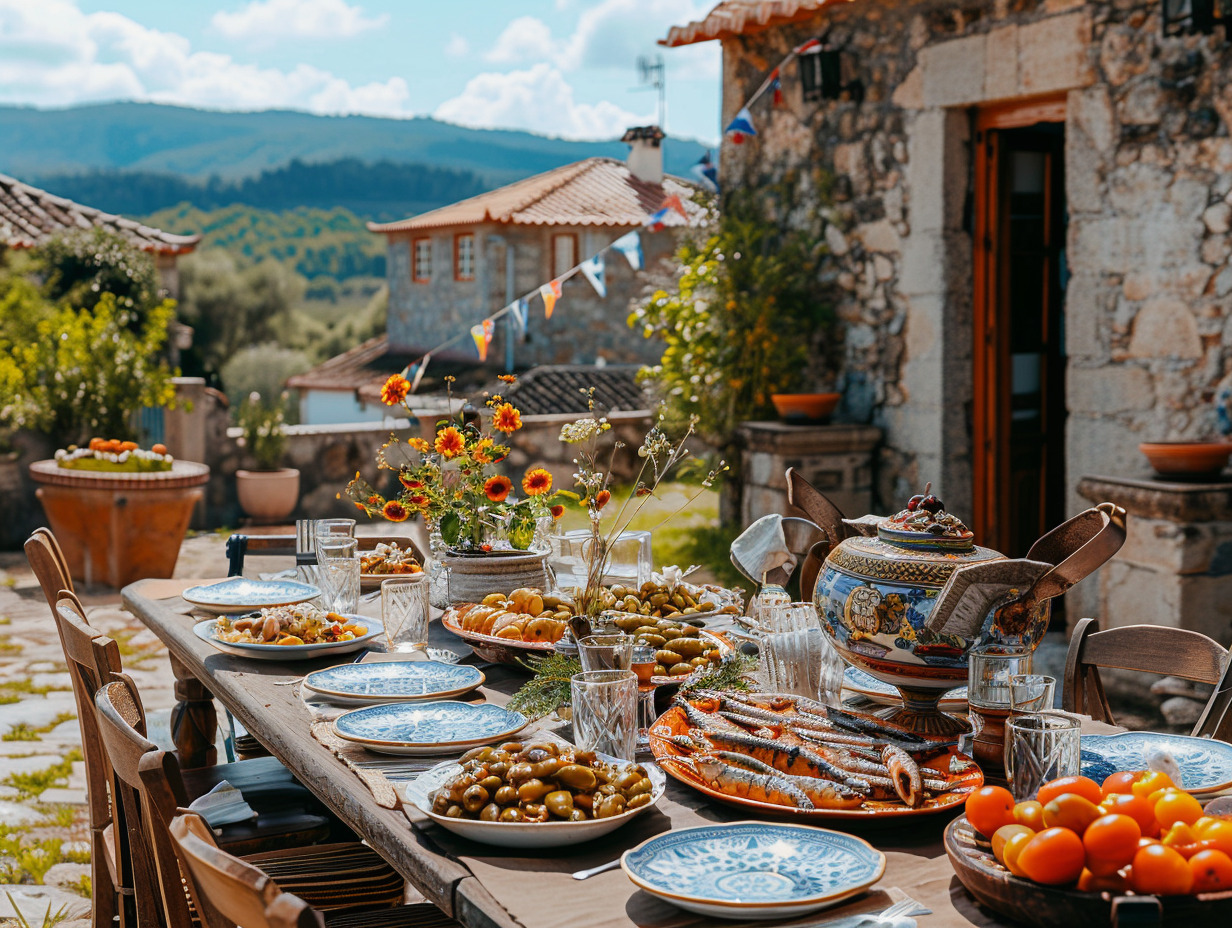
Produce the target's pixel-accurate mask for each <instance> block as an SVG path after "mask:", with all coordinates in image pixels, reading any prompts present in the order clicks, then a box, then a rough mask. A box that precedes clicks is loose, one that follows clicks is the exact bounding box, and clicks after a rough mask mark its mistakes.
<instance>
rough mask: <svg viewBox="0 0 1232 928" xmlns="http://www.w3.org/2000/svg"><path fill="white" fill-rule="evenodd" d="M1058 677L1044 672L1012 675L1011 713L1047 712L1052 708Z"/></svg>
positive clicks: (1012, 714)
mask: <svg viewBox="0 0 1232 928" xmlns="http://www.w3.org/2000/svg"><path fill="white" fill-rule="evenodd" d="M1056 689H1057V678H1056V677H1050V676H1048V675H1047V674H1043V673H1015V674H1011V675H1010V715H1011V716H1014V715H1029V714H1031V713H1036V712H1047V711H1048V710H1049V709H1051V708H1052V700H1053V695H1054V694H1055V693H1056Z"/></svg>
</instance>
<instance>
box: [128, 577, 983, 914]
mask: <svg viewBox="0 0 1232 928" xmlns="http://www.w3.org/2000/svg"><path fill="white" fill-rule="evenodd" d="M170 584H171V582H170V581H165V580H148V581H141V582H138V583H135V584H132V585H131V586H128V587H126V588H125V589H124V591H123V600H124V604H125V606H126V607H127V608H128V609H129V610H130V611H132V612H133V613H134V614H135V615H137V616H138V617H139V618H140V619H141V620H142V621H143V622H144V623H145V624H146V626H147V627H148V628H150V630H151V631H153V632H154V633H155V634H156V635H157V636H158V637H159V638H160V639H161V640H162V641H163V643H164V644H166V646H167V648H168V650H169V651H170V654H171V660H172V665H173V668H174V669H175V671H176V675H177V679H178V681H179V682H178V683H177V688H176V692H177V697H179V698H180V699H181V706H179V707H177V709H178V711H177V715H176V716H175V718H178V719H179V720H180V721H181V723H182V724H181V725H180V726H179V729H178V731H177V730H176V729H175V728H173V733H174V735H175V737H176V741H177V745H180V744H183V747H184V749H185V751H186V760H188V761H190V762H191V761H194V760H195V761H196V762H197V763H204V762H206V759H207V758H206V755H207V750H206V744H210V745H212V735H213V730H212V728H213V725H214V716H213V707H212V702H211V700H212V699H213V698H216V699H218V700H219V701H220V702H222V703H223V704H224V705H225V706H226V707H227V708H228V709H229V710H230V711H231V713H232V714H233V715H234V716H235V718H236V719H238V720H239V721H240V722H241V723H242V724H243V725H244V727H245V728H246V729H247V730H248V731H249V732H250V733H251V734H252V735H253V736H255V737H256V738H257V740H258V741H260V742H261V744H263V745H264V746H265V747H266V748H267V749H268V750H269V751H270V752H271V753H272V754H273V755H274V756H276V757H277V758H278V759H279V760H281V761H282V762H283V764H285V765H286V766H287V767H288V768H289V769H290V770H291V771H292V772H294V774H295V775H296V777H297V778H299V780H300V781H301V782H303V783H304V785H306V786H307V787H308V788H309V789H311V790H312V791H313V792H314V793H315V794H316V795H317V796H319V797H320V799H321V800H322V801H323V802H324V803H325V804H326V805H327V806H329V807H330V808H331V809H332V810H333V811H334V813H335V814H336V815H338V817H339V818H340V819H342V820H343V821H345V822H347V823H348V824H349V825H350V826H351V827H352V828H354V829H355V831H356V832H357V833H358V834H359V835H360V836H362V837H363V839H364V840H365V841H367V842H368V843H369V844H370V845H371V846H372V847H373V848H375V849H376V851H377V852H378V853H379V854H380V855H381V856H382V857H384V858H385V859H386V860H387V861H389V863H390V864H391V865H392V866H393V867H394V868H395V869H397V870H398V872H399V873H401V874H402V875H403V876H404V877H406V879H407V880H408V881H409V882H410V883H411V884H412V885H413V886H414V887H415V888H416V889H418V890H419V891H420V892H421V893H423V895H424V896H425V897H427V898H428V899H429V900H431V901H432V902H433V903H435V904H436V905H437V906H439V907H440V908H441V909H442V910H443V911H444V912H446V913H448V914H449V915H451V916H452V917H454V918H456V919H457V920H458V921H460V922H462V923H463V924H465V925H467V926H470V928H498V926H499V928H556V926H558V925H561V926H565V925H572V924H576V925H592V924H600V923H601V924H604V925H607V924H623V925H637V926H640V928H676V926H686V925H687V926H695V925H701V924H710V923H711V921H710V920H705V919H701V920H699V919H698V917H697V916H691V915H687V914H684V913H681V912H680V910H677V909H675V908H673V907H671V906H669V905H667V904H666V903H661V902H658V901H657V900H650V897H646V894H644V893H640V892H634V891H632V887H631V886H630V884H629V883H628V881H627V880H626V879H625V878H624V877H623V875H622V874H620V873H619V871H617V872H616V873H608V874H603V875H602V876H599V877H594V878H592V879H591V880H588V881H586V882H584V883H578V882H576V881H572V880H568V879H566V878H565V876H566V875H567V874H568V873H570V872H572V871H573V870H576V869H580V868H583V867H588V866H591V865H593V864H596V863H601V862H603V861H606V860H610V859H612V858H614V857H616V856H618V854H619V853H620V852H621V851H623V850H625V849H627V848H628V847H632V846H633V845H634V844H636V843H637V842H638V841H640V840H643V839H644V838H645V837H648V836H649V835H648V834H639V833H638V831H639V826H638V825H635V824H630V825H628V826H625V828H624V829H621V831H620V832H616V833H614V834H613V835H612V836H611V837H610V838H607V839H602V840H600V841H595V842H591V845H581V846H579V847H578V848H576V849H575V848H565V849H563V852H561V853H555V852H545V853H543V854H541V855H536V854H535V852H526V851H505V850H503V849H500V848H487V847H481V846H478V845H474V844H470V843H469V842H465V841H463V840H462V839H459V838H456V837H455V836H453V835H450V834H448V833H446V832H444V831H442V830H439V829H437V828H436V826H432V827H431V828H430V829H421V828H418V827H415V828H412V827H411V825H410V823H409V822H408V819H407V817H406V816H405V815H404V814H403V813H402V812H400V811H394V810H390V809H385V808H382V807H380V806H379V805H377V803H376V802H375V800H374V799H373V797H372V794H371V793H370V792H369V791H368V789H367V788H366V787H365V786H364V785H363V784H362V782H361V781H360V780H359V779H358V778H357V777H356V776H355V774H354V773H353V772H351V770H350V769H349V768H347V767H346V766H345V765H344V764H343V762H342V761H340V760H339V759H338V758H337V757H335V756H334V755H333V754H332V753H331V752H330V751H329V750H327V749H326V748H325V747H324V746H323V745H321V744H320V743H319V742H317V741H316V740H315V739H314V738H313V737H312V734H311V730H310V729H311V724H312V721H313V719H312V717H311V715H310V713H309V711H308V710H307V708H306V707H305V706H304V703H303V702H302V700H301V698H300V695H299V687H298V686H279V685H277V684H279V683H281V682H285V681H287V680H289V679H295V678H297V677H300V676H302V675H303V674H304V673H306V672H308V671H311V670H316V669H319V668H321V667H326V666H330V665H332V664H336V663H338V659H337V658H334V659H332V660H329V659H326V660H321V661H296V662H288V663H285V664H284V663H270V662H263V661H256V660H249V659H244V658H237V657H232V656H229V655H226V654H223V653H221V652H219V651H217V650H215V649H214V648H213V647H211V646H210V645H209V644H207V643H205V642H204V641H202V640H201V639H199V638H197V637H196V635H194V634H193V631H192V629H193V625H194V624H195V623H196V622H197V621H199V619H197V618H194V617H193V616H190V615H187V614H185V604H184V603H183V601H182V600H180V599H179V597H178V595H175V594H174V593H173V587H172V586H171V585H170ZM187 585H188V584H184V586H187ZM159 597H166V598H159ZM367 608H368V611H371V604H369V605H368V607H367ZM430 638H431V643H432V644H433V645H434V646H441V647H447V648H450V649H452V650H454V651H458V652H460V653H467V652H469V648H468V647H467V646H466V644H465V643H464V642H462V641H461V640H460V639H458V638H456V637H455V636H454V635H452V634H451V633H450V632H448V631H446V630H445V629H443V628H442V627H441V624H440V623H439V622H433V623H432V626H431V635H430ZM483 671H484V673H485V674H486V675H487V683H486V684H485V687H486V688H487V689H488V691H489V693H490V694H492V693H496V694H511V693H512V692H513V691H514V690H515V689H517V687H518V686H519V685H521V683H522V682H524V681H525V679H526V675H525V674H524V673H521V672H519V671H516V670H514V669H513V668H508V667H502V666H498V665H484V666H483ZM194 754H195V755H196V756H195V758H194V757H193V756H192V755H194ZM659 812H662V813H664V815H665V816H666V820H664V818H663V817H662V816H660V817H659V818H658V819H657V820H656V821H657V824H655V825H653V826H647V825H642V826H641V830H643V831H644V830H645V829H646V828H647V827H653V828H655V829H656V830H666V828H668V827H681V826H684V827H687V826H689V825H695V824H700V823H702V822H703V821H707V820H708V821H734V820H739V819H743V818H748V817H749V816H748V814H747V812H745V813H743V814H742V813H741V811H740V810H738V809H732V808H729V807H726V806H718V805H716V804H713V803H711V802H709V801H708V800H707V799H706V798H705V797H703V796H701V795H700V794H699V793H697V792H696V791H694V790H691V789H689V788H688V787H685V786H683V785H682V784H679V783H677V782H676V781H675V780H672V779H671V778H669V779H668V788H667V794H666V795H665V796H664V799H663V800H661V802H660V805H659ZM656 814H657V813H656ZM951 817H952V816H949V815H946V814H940V815H932V816H924V817H920V818H917V819H913V820H912V821H910V822H903V821H902V820H896V821H895V822H894V823H893V824H888V825H887V824H884V823H883V824H877V823H872V824H869V825H861V826H858V827H851V828H848V827H846V826H845V825H844V830H848V831H852V832H854V833H856V834H858V835H860V836H861V837H864V838H865V839H866V840H868V841H869V842H870V843H872V844H874V845H875V846H877V847H878V848H879V849H881V850H882V851H884V852H886V853H887V857H888V859H889V864H888V866H887V871H886V876H885V877H884V878H883V880H882V881H881V884H880V885H881V886H884V887H890V886H900V887H901V888H902V889H903V890H905V891H906V892H908V893H910V894H911V895H912V896H913V897H914V898H916V899H917V900H919V901H921V902H922V903H924V904H925V905H927V906H929V907H930V908H932V909H933V912H934V914H933V915H930V916H924V917H922V918H921V919H920V925H921V926H922V928H930V926H946V928H949V926H958V928H961V926H968V925H979V926H998V925H1001V924H1002V923H1001V922H999V921H997V920H995V919H994V918H993V917H991V916H989V915H988V914H986V913H985V912H983V911H982V910H980V909H978V908H977V907H976V905H975V903H974V902H973V901H971V899H970V897H969V896H967V894H966V891H965V890H963V889H962V888H961V886H960V884H958V882H957V878H956V877H955V876H954V873H953V869H952V868H951V866H950V863H949V861H948V859H947V858H946V856H945V852H944V850H943V848H942V845H941V833H942V829H943V828H944V826H945V825H946V824H947V823H948V822H949V821H950V818H951ZM648 818H649V816H642V817H640V818H639V819H638V820H637V821H639V822H641V821H642V820H644V819H648ZM622 832H630V833H633V837H630V836H628V835H626V837H625V838H624V839H623V840H622V839H621V834H622ZM446 846H448V848H449V849H450V851H452V853H449V852H447V851H446ZM519 855H521V858H520V859H519V860H517V862H516V865H512V864H513V861H512V860H510V861H509V862H510V864H511V866H509V867H506V868H505V870H504V871H502V870H501V865H502V860H503V859H509V858H519ZM460 857H465V858H466V859H468V860H470V861H471V866H470V867H468V866H467V865H466V864H464V863H463V862H462V861H461V860H460V859H459V858H460ZM526 858H532V859H531V860H529V861H528V860H527V859H526ZM540 858H541V859H540ZM540 863H542V870H543V874H541V875H542V876H543V877H544V878H545V879H547V878H548V877H549V876H550V877H551V879H552V880H554V882H552V883H551V884H550V889H549V890H548V893H549V894H550V896H551V899H548V900H545V905H548V906H550V905H551V904H552V902H553V901H555V902H556V903H558V904H559V905H560V906H565V907H566V908H567V909H568V912H569V913H570V917H569V918H568V919H555V918H554V917H549V916H551V915H552V913H551V912H550V911H546V912H545V915H544V918H543V919H540V918H538V917H537V915H536V913H535V912H533V911H532V912H531V913H530V914H529V915H528V914H527V912H526V911H522V912H521V913H520V914H521V916H522V917H521V918H518V917H515V916H514V915H513V914H511V912H510V911H509V904H510V898H509V895H508V894H509V892H510V887H509V881H510V878H511V877H512V876H514V875H516V876H522V875H523V872H524V871H526V870H528V869H532V868H535V867H537V866H538V865H539V864H540ZM472 868H474V869H477V870H479V871H480V873H481V874H487V876H488V877H489V879H490V880H496V879H500V880H502V885H501V886H500V887H496V886H495V885H493V884H491V883H490V884H489V885H493V891H498V890H499V891H503V892H504V893H505V896H504V898H505V903H506V904H504V905H502V903H501V902H498V901H497V898H496V897H494V896H493V894H492V892H490V891H489V889H488V888H485V884H484V883H483V882H482V881H481V879H480V878H479V877H478V876H476V875H475V873H474V872H473V870H472ZM524 882H525V880H524ZM534 882H535V881H534V880H533V879H532V880H530V885H528V887H527V890H526V891H527V893H535V892H543V891H544V890H543V889H541V888H540V889H537V888H536V887H535V886H534V885H533V884H534ZM613 895H616V896H617V897H618V899H617V900H615V901H618V902H620V904H621V905H623V909H621V910H619V911H618V912H616V914H615V915H613V907H612V902H613V901H614V900H613V899H612V898H611V897H612V896H613ZM874 895H875V896H876V895H880V896H881V900H877V899H874V900H873V901H874V902H877V901H881V902H882V903H883V905H884V904H888V897H886V896H885V894H884V893H881V894H874ZM629 896H633V897H635V898H634V899H628V898H627V897H629ZM636 897H645V899H642V900H639V899H637V898H636ZM605 906H606V909H605V908H604V907H605ZM512 907H513V908H515V909H518V908H519V906H517V905H513V906H512ZM523 908H524V907H523ZM588 910H590V911H588ZM601 917H602V919H603V920H602V921H601ZM827 918H828V916H827V913H825V912H822V913H817V914H815V915H814V916H812V917H806V918H805V919H804V921H803V922H802V924H803V925H816V924H818V923H822V922H825V921H826V920H827ZM613 919H614V920H613ZM732 924H733V925H735V923H732ZM741 928H743V926H741Z"/></svg>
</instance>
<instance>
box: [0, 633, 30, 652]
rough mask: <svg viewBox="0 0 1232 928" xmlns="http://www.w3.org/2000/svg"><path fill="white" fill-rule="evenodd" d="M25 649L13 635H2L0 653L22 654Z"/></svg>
mask: <svg viewBox="0 0 1232 928" xmlns="http://www.w3.org/2000/svg"><path fill="white" fill-rule="evenodd" d="M24 650H25V648H23V647H22V646H21V645H20V644H18V643H17V642H16V641H14V640H13V639H12V636H10V635H0V655H9V656H12V655H14V654H20V653H21V652H22V651H24Z"/></svg>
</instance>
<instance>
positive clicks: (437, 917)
mask: <svg viewBox="0 0 1232 928" xmlns="http://www.w3.org/2000/svg"><path fill="white" fill-rule="evenodd" d="M170 833H171V840H172V844H173V846H174V848H175V853H176V855H177V856H178V858H179V862H180V867H181V869H182V871H183V872H184V874H185V875H186V876H187V881H186V882H187V883H188V891H189V895H190V896H191V898H192V900H193V903H194V905H195V907H196V910H197V911H198V912H199V913H201V915H202V918H203V920H204V922H205V924H206V925H207V926H208V928H236V926H238V928H411V926H416V928H449V926H454V925H457V924H458V923H457V922H456V921H454V920H453V919H451V918H449V917H447V916H446V915H444V914H443V913H442V912H441V911H440V910H439V909H438V908H437V907H436V906H434V905H431V904H429V903H420V904H418V905H403V906H397V907H394V908H388V909H368V910H364V911H351V910H348V909H346V908H343V909H333V910H329V911H325V912H322V911H320V910H318V909H314V908H313V907H312V906H311V905H309V904H308V903H307V902H306V901H305V900H303V899H301V898H299V897H298V896H295V895H292V894H291V893H289V892H284V891H283V889H282V888H281V887H280V886H279V885H278V883H277V882H275V880H274V879H273V878H272V877H271V876H270V874H268V873H266V872H265V871H263V870H261V869H260V868H258V867H255V866H253V865H252V864H251V863H250V862H248V861H244V860H241V859H239V858H237V857H234V856H232V855H231V854H228V853H227V852H226V851H222V850H219V848H218V845H216V844H215V843H214V836H213V834H212V833H211V832H210V828H209V826H208V825H207V824H206V823H205V821H204V820H203V819H202V818H201V817H200V816H199V815H196V814H195V813H193V812H190V811H188V810H186V809H180V810H178V811H177V813H176V816H175V818H173V819H172V820H171V828H170Z"/></svg>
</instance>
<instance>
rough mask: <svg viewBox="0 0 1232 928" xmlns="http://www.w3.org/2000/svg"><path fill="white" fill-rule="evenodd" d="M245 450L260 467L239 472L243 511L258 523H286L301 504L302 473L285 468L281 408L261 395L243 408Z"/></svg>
mask: <svg viewBox="0 0 1232 928" xmlns="http://www.w3.org/2000/svg"><path fill="white" fill-rule="evenodd" d="M239 426H240V428H241V429H243V431H244V438H243V441H244V447H245V448H246V449H248V455H249V457H251V458H252V460H253V461H254V462H255V464H256V468H255V469H254V470H237V471H236V472H235V490H236V495H237V496H238V497H239V501H240V508H241V509H243V510H244V512H245V513H246V514H247V515H248V516H249V517H250V518H251V519H253V520H254V521H257V522H277V521H279V520H282V519H285V518H286V517H287V516H289V515H290V514H291V513H292V512H293V511H294V510H295V505H296V503H298V502H299V471H298V470H296V469H295V468H294V467H283V466H282V460H283V455H284V453H285V452H286V449H287V432H286V426H285V424H284V420H283V413H282V405H281V404H266V403H263V402H262V401H261V394H259V393H250V394H248V399H246V400H245V401H244V402H243V403H242V404H240V408H239Z"/></svg>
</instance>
